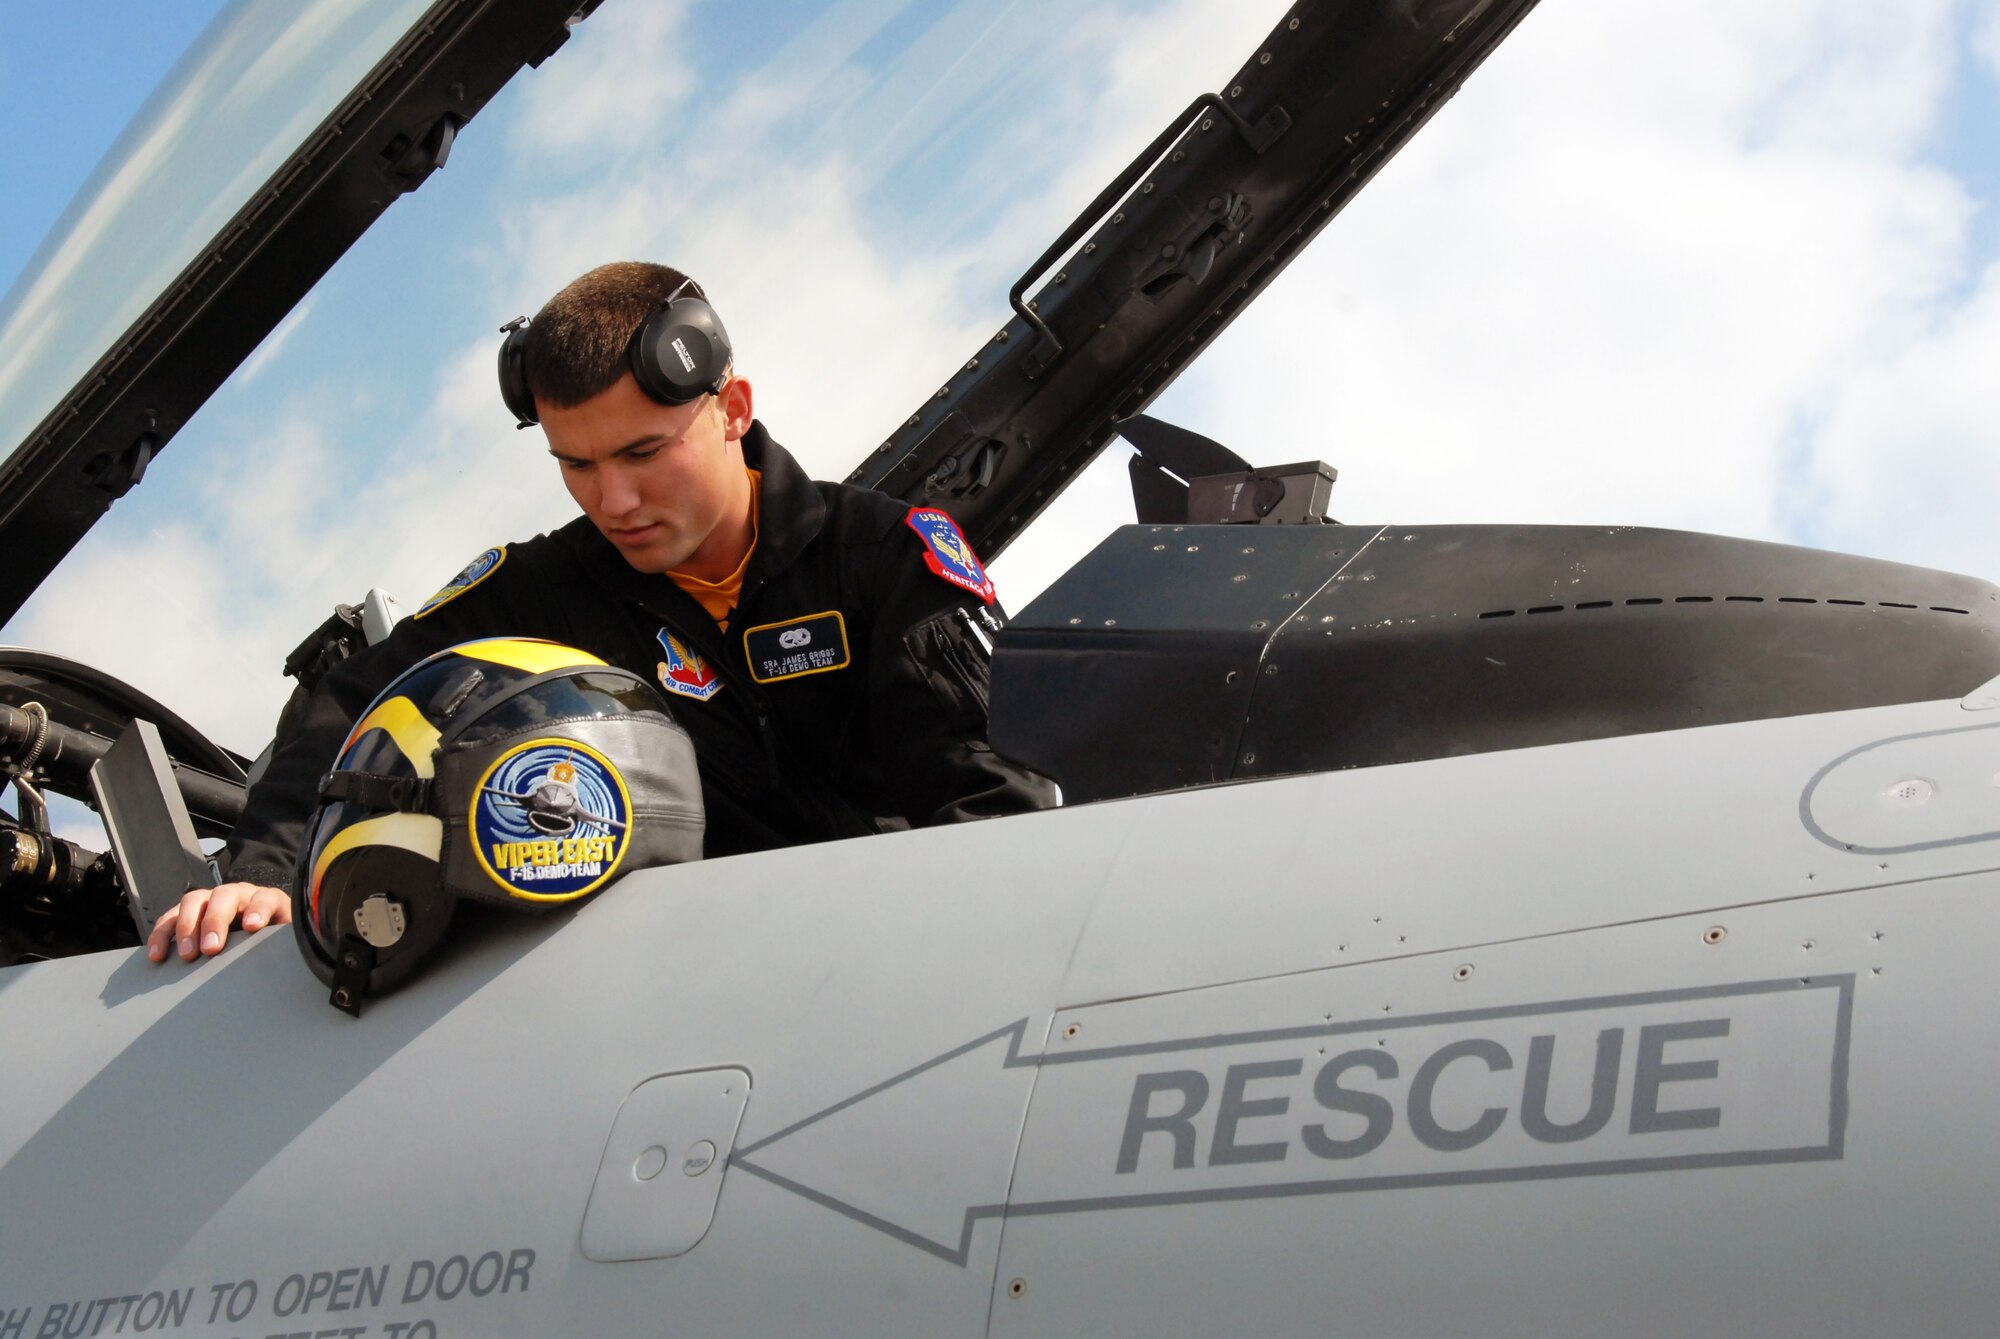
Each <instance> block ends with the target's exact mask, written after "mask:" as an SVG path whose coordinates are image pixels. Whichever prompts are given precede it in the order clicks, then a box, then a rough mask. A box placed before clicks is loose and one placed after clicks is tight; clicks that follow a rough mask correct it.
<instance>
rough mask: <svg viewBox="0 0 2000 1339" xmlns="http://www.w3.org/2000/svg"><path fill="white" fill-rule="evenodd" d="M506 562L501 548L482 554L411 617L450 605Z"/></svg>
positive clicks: (420, 615) (505, 552) (421, 615)
mask: <svg viewBox="0 0 2000 1339" xmlns="http://www.w3.org/2000/svg"><path fill="white" fill-rule="evenodd" d="M506 561H507V550H506V549H504V548H500V549H488V550H486V552H484V553H482V554H480V555H479V556H478V557H477V558H474V559H473V560H472V561H471V562H469V563H467V564H466V565H465V570H464V571H463V572H460V573H459V574H458V575H457V576H455V577H453V578H452V579H451V580H449V581H447V582H445V583H444V587H443V589H441V590H439V591H438V593H437V594H435V595H433V596H431V598H430V599H428V600H425V601H424V607H423V608H421V609H419V610H417V612H416V613H414V614H412V615H410V617H412V618H422V617H423V616H424V615H425V614H428V613H430V612H431V611H432V610H433V609H437V608H440V607H442V606H444V605H447V604H450V603H451V602H452V601H453V600H456V599H457V598H458V597H459V596H461V595H463V594H465V593H466V592H467V591H469V590H471V589H472V588H473V587H474V586H477V585H478V584H479V583H480V582H482V581H484V580H486V578H488V577H490V576H492V575H493V574H494V573H495V572H496V571H498V570H499V569H500V564H501V563H504V562H506Z"/></svg>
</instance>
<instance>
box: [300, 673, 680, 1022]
mask: <svg viewBox="0 0 2000 1339" xmlns="http://www.w3.org/2000/svg"><path fill="white" fill-rule="evenodd" d="M703 826H704V824H703V814H702V805H701V785H700V780H699V777H698V774H697V772H696V769H695V761H694V748H693V746H692V745H691V744H690V743H689V742H688V738H687V733H686V732H685V731H684V730H683V729H682V728H681V727H680V725H679V724H678V723H677V722H675V721H674V719H673V717H672V715H671V713H670V712H669V711H668V710H667V707H666V705H665V704H664V703H663V702H662V701H661V700H660V698H659V695H658V694H657V693H655V692H654V690H653V689H652V687H651V686H650V685H649V684H647V683H646V681H645V680H643V679H641V678H640V677H639V676H637V675H635V674H632V673H630V672H628V671H626V670H622V669H619V668H617V667H615V666H612V665H607V664H606V663H605V662H604V661H602V660H600V659H598V658H597V657H596V656H593V655H590V654H589V653H587V652H584V651H579V650H576V649H575V648H574V647H568V646H562V645H559V644H557V643H555V642H545V641H536V640H531V639H527V638H493V639H490V640H486V641H477V642H467V643H465V644H464V645H461V646H454V647H452V648H451V649H449V650H446V651H440V652H438V653H437V654H436V655H433V656H431V657H429V658H428V659H425V660H423V661H421V662H419V663H418V664H417V665H415V666H413V667H411V668H410V669H409V670H407V671H405V672H404V673H403V674H402V676H401V677H399V678H398V679H397V680H396V681H395V682H394V683H392V684H390V685H389V687H388V688H386V689H384V690H383V692H382V694H381V696H380V697H378V698H376V699H375V701H374V702H373V703H372V704H370V705H369V707H368V709H367V710H366V711H365V712H363V713H362V714H361V717H360V719H359V720H357V721H356V722H355V724H354V728H353V729H352V730H351V731H350V732H349V733H348V736H347V740H346V742H345V743H344V744H343V745H342V746H341V750H340V754H339V756H338V758H336V759H335V761H334V765H333V770H331V771H330V772H328V773H327V774H326V776H325V778H324V779H323V780H322V781H321V783H320V804H319V809H318V811H317V813H316V814H315V816H314V818H313V822H312V825H311V827H310V828H309V830H308V832H307V840H306V841H305V843H304V845H303V847H302V850H301V859H300V869H299V875H298V878H297V879H296V880H295V881H294V888H293V899H294V906H293V917H292V920H293V925H294V926H295V927H296V929H297V932H298V935H299V939H300V944H301V947H302V948H303V949H304V951H305V955H306V960H307V962H308V963H309V964H311V965H312V966H313V968H314V970H315V971H317V972H318V973H319V975H320V976H321V978H322V979H324V980H326V981H328V982H329V983H330V984H331V985H332V986H333V988H334V989H333V1002H334V1003H335V1004H336V1005H338V1006H339V1007H341V1008H343V1009H347V1010H349V1011H350V1012H354V1011H358V1010H359V1007H360V1002H361V999H362V997H363V996H365V995H367V994H369V993H372V992H376V991H380V990H384V989H387V988H389V987H391V986H394V985H396V984H397V983H398V982H400V981H402V980H403V979H404V978H406V977H407V976H408V975H409V973H410V971H411V970H412V969H413V968H414V967H416V966H417V965H418V963H420V962H421V961H422V960H423V959H424V958H425V957H427V956H428V955H429V954H430V953H431V952H432V950H434V949H435V948H436V947H437V945H438V943H439V942H440V941H441V940H442V938H443V936H444V933H445V930H446V928H447V927H448V926H449V924H450V923H451V916H452V911H453V909H454V907H455V906H456V904H457V902H458V901H459V900H460V899H462V898H470V899H473V900H475V901H483V902H493V903H499V904H503V905H508V906H514V907H522V908H537V907H548V906H553V905H557V904H561V903H566V902H574V901H576V900H578V899H579V898H583V897H587V896H589V895H590V894H592V893H594V892H596V891H597V890H598V889H600V888H602V887H604V886H605V885H606V884H608V883H609V882H611V880H613V879H614V878H616V877H617V876H618V875H620V874H622V873H624V872H626V871H627V870H631V869H638V868H643V867H645V866H649V865H663V864H673V863H676V862H678V861H683V860H694V859H699V858H700V855H701V840H702V831H703Z"/></svg>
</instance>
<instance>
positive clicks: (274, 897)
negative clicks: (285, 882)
mask: <svg viewBox="0 0 2000 1339" xmlns="http://www.w3.org/2000/svg"><path fill="white" fill-rule="evenodd" d="M239 914H240V915H241V916H242V918H243V933H245V934H255V933H256V932H257V931H259V930H261V929H263V928H264V927H265V926H267V925H290V924H291V923H292V897H291V894H290V893H286V892H281V891H280V890H278V889H276V888H265V887H261V886H260V885H258V884H254V883H225V884H223V885H222V886H221V887H219V888H196V889H194V890H192V891H191V892H189V893H188V894H187V896H185V897H183V898H182V899H181V904H180V905H179V906H178V907H176V908H174V909H173V910H172V911H169V912H167V913H166V914H165V915H164V916H162V917H160V919H159V922H158V924H156V925H154V926H153V933H152V934H151V935H149V936H148V937H147V939H146V956H147V957H149V958H151V959H152V960H153V961H154V962H165V961H166V960H167V949H168V947H169V946H170V945H178V946H179V949H180V955H181V960H182V961H183V962H193V961H194V960H195V957H196V955H197V953H199V954H204V955H206V956H208V957H211V958H212V957H214V956H215V955H216V954H218V953H220V952H222V946H223V945H224V944H226V943H228V942H229V927H230V926H231V925H233V924H234V923H235V922H236V919H237V916H238V915H239Z"/></svg>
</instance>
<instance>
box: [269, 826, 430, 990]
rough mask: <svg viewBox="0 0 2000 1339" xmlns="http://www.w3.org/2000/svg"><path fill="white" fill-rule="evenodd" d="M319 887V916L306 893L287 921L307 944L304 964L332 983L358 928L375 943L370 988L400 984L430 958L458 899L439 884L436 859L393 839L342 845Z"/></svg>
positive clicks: (298, 898) (294, 902)
mask: <svg viewBox="0 0 2000 1339" xmlns="http://www.w3.org/2000/svg"><path fill="white" fill-rule="evenodd" d="M320 889H321V895H320V905H319V914H318V915H317V916H315V915H314V914H313V911H312V907H311V905H310V903H311V897H310V895H309V894H304V895H300V896H295V897H294V900H293V915H292V924H293V925H294V927H296V928H297V929H298V930H299V932H300V933H299V938H300V940H301V946H302V947H304V948H305V949H306V950H307V951H306V954H305V957H306V963H307V965H308V966H310V967H311V968H312V969H313V973H314V975H316V976H318V977H319V978H320V980H322V981H325V982H327V983H329V984H331V983H332V982H333V980H334V977H335V975H336V970H335V963H336V961H337V960H338V958H339V955H340V952H341V946H342V944H343V942H344V941H345V940H346V938H347V937H348V936H349V935H360V936H361V937H362V938H364V939H366V940H367V941H368V942H369V943H371V944H373V945H374V946H375V952H376V958H375V963H374V967H373V969H372V971H371V972H370V973H369V975H368V978H367V986H366V989H367V991H368V993H371V994H372V993H375V992H377V991H383V990H389V989H392V988H393V987H395V986H397V985H399V984H401V983H402V982H403V981H405V980H407V979H408V977H409V975H410V973H411V972H412V971H414V970H415V969H416V968H417V967H418V966H419V965H420V964H422V963H423V961H424V960H425V959H427V958H428V957H430V955H431V952H432V951H433V950H434V949H435V948H436V947H437V946H438V944H439V942H440V941H441V940H443V938H444V934H445V931H446V930H447V929H449V928H450V926H451V918H452V912H453V911H454V910H455V909H456V906H457V903H456V900H455V899H454V898H452V897H450V896H449V895H447V894H446V893H445V891H444V890H443V889H442V888H441V887H440V885H439V882H438V862H437V861H436V860H434V859H431V858H428V857H426V856H422V855H419V854H417V853H416V852H413V851H407V850H403V849H401V848H399V847H395V846H362V847H357V848H355V849H353V850H350V851H346V852H343V853H342V854H340V855H339V856H337V857H335V859H334V860H333V862H332V864H331V865H329V867H328V868H327V870H326V871H325V876H324V878H323V879H322V880H321V883H320ZM301 892H302V893H304V890H301ZM370 903H377V904H379V905H372V906H371V905H368V904H370Z"/></svg>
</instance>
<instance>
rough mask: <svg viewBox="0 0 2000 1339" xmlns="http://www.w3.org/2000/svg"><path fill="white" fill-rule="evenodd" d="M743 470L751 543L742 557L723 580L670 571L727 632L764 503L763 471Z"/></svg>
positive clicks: (677, 581) (680, 585) (695, 600)
mask: <svg viewBox="0 0 2000 1339" xmlns="http://www.w3.org/2000/svg"><path fill="white" fill-rule="evenodd" d="M743 472H744V473H745V474H748V475H749V476H750V547H749V548H747V549H745V550H744V551H743V561H742V562H740V563H738V564H736V570H735V571H734V572H731V573H730V574H729V575H728V576H726V577H724V578H722V580H720V581H703V580H702V579H701V578H700V577H697V576H689V575H688V574H687V573H685V572H671V571H670V572H668V573H667V575H668V576H669V577H670V578H672V580H673V583H674V584H675V585H676V586H679V587H680V588H681V589H682V590H684V591H686V592H687V593H688V594H689V595H692V596H693V597H694V602H695V603H696V604H698V605H700V606H701V607H702V608H703V609H704V610H706V611H707V612H708V616H709V617H710V618H712V619H714V620H715V626H716V627H718V628H721V629H722V630H723V631H724V632H727V631H729V615H730V614H731V613H733V612H735V609H736V599H737V597H738V596H740V595H741V594H742V593H743V573H744V572H745V571H746V570H747V569H748V568H749V566H750V555H751V554H753V553H755V552H756V551H757V525H758V520H759V512H760V511H761V510H762V506H763V491H764V475H763V472H762V471H761V470H753V469H749V468H747V467H746V468H745V470H744V471H743Z"/></svg>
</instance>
